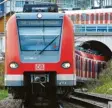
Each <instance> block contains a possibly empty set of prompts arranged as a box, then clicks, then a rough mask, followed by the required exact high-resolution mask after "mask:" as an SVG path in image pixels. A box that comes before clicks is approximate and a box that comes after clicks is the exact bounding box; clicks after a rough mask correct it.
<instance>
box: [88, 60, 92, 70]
mask: <svg viewBox="0 0 112 108" xmlns="http://www.w3.org/2000/svg"><path fill="white" fill-rule="evenodd" d="M91 68H92V67H91V60H89V69H88V70H89V72H91Z"/></svg>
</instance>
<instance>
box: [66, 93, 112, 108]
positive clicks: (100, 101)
mask: <svg viewBox="0 0 112 108" xmlns="http://www.w3.org/2000/svg"><path fill="white" fill-rule="evenodd" d="M66 101H67V102H71V103H73V104H75V106H76V105H79V106H80V107H81V106H82V107H83V108H108V102H109V101H112V96H110V95H99V94H93V93H84V92H78V91H75V92H74V93H73V94H72V95H69V96H68V98H67V99H66ZM80 107H79V108H80ZM110 108H111V107H110Z"/></svg>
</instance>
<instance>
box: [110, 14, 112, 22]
mask: <svg viewBox="0 0 112 108" xmlns="http://www.w3.org/2000/svg"><path fill="white" fill-rule="evenodd" d="M110 23H112V13H110Z"/></svg>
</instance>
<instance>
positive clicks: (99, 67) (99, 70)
mask: <svg viewBox="0 0 112 108" xmlns="http://www.w3.org/2000/svg"><path fill="white" fill-rule="evenodd" d="M101 67H102V66H101V62H98V73H97V74H98V76H99V74H100V72H101Z"/></svg>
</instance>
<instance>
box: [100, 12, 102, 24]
mask: <svg viewBox="0 0 112 108" xmlns="http://www.w3.org/2000/svg"><path fill="white" fill-rule="evenodd" d="M100 23H101V24H102V23H103V13H100Z"/></svg>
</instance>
